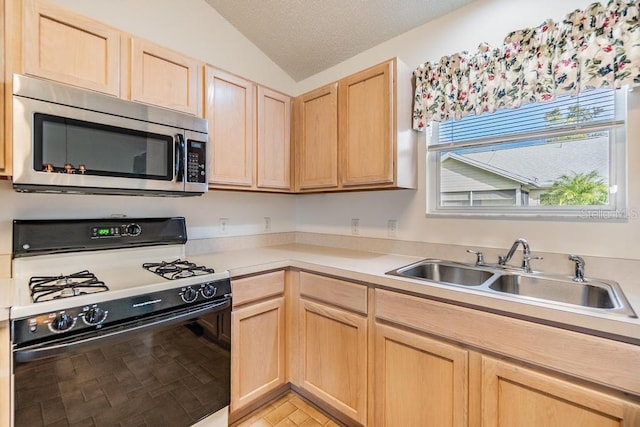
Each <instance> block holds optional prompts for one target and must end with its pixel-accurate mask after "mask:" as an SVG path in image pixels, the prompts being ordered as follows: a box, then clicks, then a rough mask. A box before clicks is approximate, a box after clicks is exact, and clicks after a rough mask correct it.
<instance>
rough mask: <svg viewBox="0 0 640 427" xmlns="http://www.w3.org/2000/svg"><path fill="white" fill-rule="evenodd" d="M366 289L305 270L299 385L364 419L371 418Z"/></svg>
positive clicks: (327, 401)
mask: <svg viewBox="0 0 640 427" xmlns="http://www.w3.org/2000/svg"><path fill="white" fill-rule="evenodd" d="M366 314H367V288H366V286H362V285H357V284H354V283H349V282H344V281H340V280H336V279H332V278H328V277H323V276H319V275H315V274H310V273H306V272H301V273H300V318H299V333H300V337H299V339H300V342H299V357H300V361H299V366H300V387H301V388H302V389H303V390H305V391H307V392H309V393H310V394H311V396H313V397H315V398H317V399H319V400H321V401H322V402H324V403H325V404H327V405H329V406H331V407H332V408H334V409H336V410H338V411H339V412H340V413H342V414H344V415H346V416H348V417H349V418H350V419H352V420H355V421H357V422H359V423H362V424H366V419H367V354H368V351H367V316H366Z"/></svg>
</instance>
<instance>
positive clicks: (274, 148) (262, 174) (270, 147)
mask: <svg viewBox="0 0 640 427" xmlns="http://www.w3.org/2000/svg"><path fill="white" fill-rule="evenodd" d="M257 120H258V123H257V124H258V142H257V145H258V182H257V186H258V188H267V189H276V190H286V191H288V190H290V189H291V98H289V97H288V96H286V95H283V94H281V93H278V92H275V91H272V90H270V89H267V88H265V87H262V86H258V118H257Z"/></svg>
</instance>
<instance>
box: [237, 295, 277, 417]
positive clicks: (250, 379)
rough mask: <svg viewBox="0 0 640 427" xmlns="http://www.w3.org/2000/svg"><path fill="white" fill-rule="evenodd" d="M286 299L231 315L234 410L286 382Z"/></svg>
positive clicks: (267, 302)
mask: <svg viewBox="0 0 640 427" xmlns="http://www.w3.org/2000/svg"><path fill="white" fill-rule="evenodd" d="M284 315H285V313H284V298H282V297H280V298H276V299H272V300H268V301H265V302H260V303H257V304H252V305H249V306H246V307H244V308H240V309H235V310H234V311H232V313H231V322H232V325H231V328H232V329H231V334H232V341H231V346H232V347H231V411H232V412H233V411H235V410H238V409H240V408H242V407H243V406H245V405H247V404H248V403H250V402H252V401H253V400H255V399H257V398H258V397H260V396H262V395H263V394H265V393H267V392H269V391H271V390H273V389H275V388H276V387H278V386H280V385H282V384H284V383H285V324H284V319H285V318H284Z"/></svg>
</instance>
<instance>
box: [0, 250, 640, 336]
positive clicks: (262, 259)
mask: <svg viewBox="0 0 640 427" xmlns="http://www.w3.org/2000/svg"><path fill="white" fill-rule="evenodd" d="M189 259H190V260H192V261H194V262H197V263H200V264H204V265H211V266H213V267H214V268H216V269H217V270H218V271H221V270H229V273H230V274H231V277H232V278H234V277H239V276H244V275H249V274H256V273H260V272H263V271H268V270H273V269H278V268H286V267H294V268H299V269H304V270H309V271H314V272H318V273H321V274H328V275H333V276H337V277H341V278H344V279H348V280H354V281H359V282H363V283H368V284H372V285H375V286H379V287H384V288H387V289H395V290H399V291H404V292H410V293H413V294H417V295H424V296H425V297H429V298H436V299H440V300H446V301H450V302H452V303H455V304H461V305H467V306H473V307H475V308H479V309H482V310H489V311H494V312H499V313H504V314H507V315H514V316H518V317H521V318H522V317H523V318H531V319H533V320H537V321H540V322H543V323H552V324H555V325H559V326H564V327H568V328H570V329H575V330H586V331H587V332H589V331H593V333H595V334H598V335H605V336H607V335H618V336H622V337H626V338H630V339H631V340H629V341H631V342H634V343H636V344H639V345H640V319H637V318H635V319H634V318H629V317H622V316H613V315H606V314H602V315H598V314H584V313H580V312H578V311H571V309H570V308H566V307H558V308H550V307H548V306H544V305H541V304H536V303H535V302H523V301H522V300H520V301H519V300H518V299H516V298H513V297H509V296H508V295H505V296H502V295H494V294H487V293H483V292H481V291H476V290H473V289H467V288H458V287H452V286H447V285H441V284H437V283H431V282H424V281H420V280H413V279H406V278H398V277H394V276H389V275H386V274H385V273H386V272H387V271H390V270H393V269H395V268H398V267H401V266H404V265H407V264H410V263H412V262H416V261H419V260H421V259H423V257H415V256H406V255H396V254H382V253H375V252H365V251H359V250H350V249H338V248H332V247H327V246H313V245H306V244H299V243H298V244H286V245H278V246H267V247H259V248H251V249H239V250H231V251H220V252H213V253H210V254H199V255H190V256H189ZM621 286H622V289H623V291H624V293H625V296H626V297H627V299H628V300H629V302H630V304H631V306H632V307H633V308H634V309H635V310H636V313H637V312H638V310H640V289H637V286H636V287H634V288H633V289H631V288H630V287H625V286H623V283H621ZM12 291H13V288H12V283H11V279H8V278H0V321H3V320H6V319H8V317H9V307H10V306H11V305H12V298H13V297H12V295H13V292H12Z"/></svg>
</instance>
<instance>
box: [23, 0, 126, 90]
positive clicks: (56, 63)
mask: <svg viewBox="0 0 640 427" xmlns="http://www.w3.org/2000/svg"><path fill="white" fill-rule="evenodd" d="M23 40H24V72H25V73H26V74H32V75H35V76H39V77H44V78H47V79H51V80H56V81H59V82H62V83H67V84H71V85H74V86H80V87H83V88H86V89H91V90H95V91H98V92H104V93H108V94H110V95H114V96H118V95H119V93H120V80H119V76H120V32H119V31H117V30H116V29H114V28H110V27H108V26H106V25H104V24H101V23H100V22H97V21H94V20H92V19H89V18H86V17H83V16H80V15H77V14H75V13H71V12H68V11H66V10H64V9H62V8H60V7H57V6H55V5H53V4H50V3H48V2H44V1H40V0H26V1H25V2H24V39H23Z"/></svg>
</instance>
